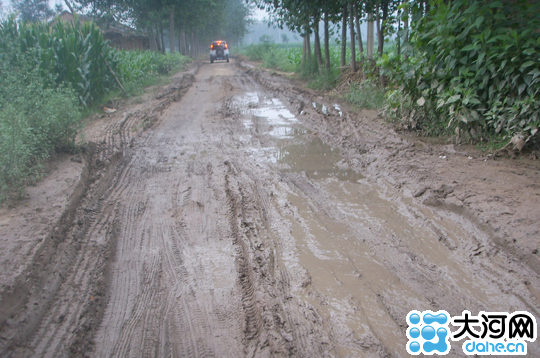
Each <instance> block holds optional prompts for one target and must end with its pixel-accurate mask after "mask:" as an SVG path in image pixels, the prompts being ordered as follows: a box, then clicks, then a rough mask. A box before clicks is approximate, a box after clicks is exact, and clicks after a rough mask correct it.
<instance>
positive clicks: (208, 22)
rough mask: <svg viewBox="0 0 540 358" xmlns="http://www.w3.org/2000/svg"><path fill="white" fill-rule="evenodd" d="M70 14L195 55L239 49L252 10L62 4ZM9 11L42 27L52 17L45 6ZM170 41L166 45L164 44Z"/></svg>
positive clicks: (223, 5) (218, 1)
mask: <svg viewBox="0 0 540 358" xmlns="http://www.w3.org/2000/svg"><path fill="white" fill-rule="evenodd" d="M64 3H65V4H66V6H67V7H68V8H69V9H70V11H71V12H72V13H73V12H77V13H79V14H88V15H90V16H92V17H93V18H94V19H96V21H97V22H98V23H101V24H103V25H105V26H106V25H108V24H110V23H112V22H114V21H119V22H122V23H127V24H130V25H131V26H133V27H134V28H136V29H138V30H141V31H143V32H145V33H147V34H148V35H149V37H150V48H151V49H152V50H155V51H158V50H159V51H162V52H165V48H166V47H167V45H168V47H169V49H170V51H172V52H174V51H180V52H181V53H183V54H185V55H197V54H198V53H199V52H201V51H203V49H204V50H206V47H207V45H208V43H209V42H210V41H212V40H215V39H218V38H219V39H224V40H227V41H228V42H229V43H231V44H234V45H236V44H239V43H240V41H241V40H242V38H243V37H244V36H245V35H246V33H247V31H248V26H249V24H250V14H251V11H252V10H251V9H252V6H251V5H250V4H248V3H247V2H245V1H243V0H187V1H186V0H64ZM13 8H14V9H15V10H16V11H17V12H18V13H19V15H20V17H21V18H22V19H23V20H25V21H31V22H35V21H41V20H46V19H48V18H51V17H52V16H54V15H57V14H59V13H60V12H61V11H62V7H61V6H57V7H56V9H55V10H56V11H53V10H52V9H51V8H50V7H49V5H48V1H47V0H14V1H13ZM166 37H168V44H166Z"/></svg>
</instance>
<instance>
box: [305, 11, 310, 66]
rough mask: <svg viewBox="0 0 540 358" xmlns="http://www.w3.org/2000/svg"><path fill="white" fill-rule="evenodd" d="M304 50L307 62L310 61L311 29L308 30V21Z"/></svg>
mask: <svg viewBox="0 0 540 358" xmlns="http://www.w3.org/2000/svg"><path fill="white" fill-rule="evenodd" d="M306 39H307V41H306V50H307V58H308V60H310V59H311V29H310V28H309V20H308V21H307V22H306Z"/></svg>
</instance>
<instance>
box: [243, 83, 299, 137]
mask: <svg viewBox="0 0 540 358" xmlns="http://www.w3.org/2000/svg"><path fill="white" fill-rule="evenodd" d="M235 102H236V104H237V105H239V106H240V107H241V108H243V113H244V114H246V115H251V116H254V117H258V118H261V119H264V120H265V121H266V125H267V126H268V128H269V130H268V134H269V135H270V136H272V137H275V138H278V139H289V138H294V137H296V136H298V135H302V134H305V133H306V131H305V130H300V129H298V128H294V125H295V124H297V123H298V119H296V117H295V115H294V114H292V113H291V111H289V110H288V109H287V107H285V105H284V104H283V103H282V102H281V101H280V100H279V99H277V98H271V99H267V100H264V101H261V100H260V99H259V96H258V95H257V93H255V92H248V93H246V94H245V95H244V96H241V97H238V98H236V100H235ZM243 124H244V127H245V128H246V129H252V128H253V127H254V119H253V118H248V119H245V120H244V121H243Z"/></svg>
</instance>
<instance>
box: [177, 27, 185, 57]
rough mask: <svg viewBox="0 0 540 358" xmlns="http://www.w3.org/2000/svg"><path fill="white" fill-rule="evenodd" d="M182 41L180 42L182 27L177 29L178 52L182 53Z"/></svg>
mask: <svg viewBox="0 0 540 358" xmlns="http://www.w3.org/2000/svg"><path fill="white" fill-rule="evenodd" d="M182 46H183V43H182V27H180V29H178V52H180V53H181V54H182V55H183V54H184V50H183V49H182Z"/></svg>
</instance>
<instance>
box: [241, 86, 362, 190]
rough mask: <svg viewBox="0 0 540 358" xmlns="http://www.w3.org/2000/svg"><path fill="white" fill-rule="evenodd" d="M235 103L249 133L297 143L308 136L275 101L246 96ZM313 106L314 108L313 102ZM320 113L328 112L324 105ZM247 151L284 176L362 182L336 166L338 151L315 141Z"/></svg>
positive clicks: (344, 169)
mask: <svg viewBox="0 0 540 358" xmlns="http://www.w3.org/2000/svg"><path fill="white" fill-rule="evenodd" d="M236 103H238V104H239V105H240V106H241V108H242V109H243V113H244V114H246V115H248V116H249V117H248V118H245V119H244V120H243V121H242V123H243V125H244V127H245V128H246V129H248V130H253V129H255V130H256V131H257V132H259V133H261V132H262V133H267V134H268V135H270V136H271V137H273V138H276V139H282V140H287V139H295V138H296V139H300V138H302V137H303V136H305V135H306V134H307V133H308V131H307V130H306V129H305V128H299V126H298V124H299V121H298V119H296V117H295V116H294V114H292V113H291V111H289V110H288V109H287V108H286V107H285V105H284V104H283V103H282V102H281V101H280V100H279V99H277V98H271V99H266V100H261V99H260V98H259V96H258V95H257V93H255V92H248V93H246V94H245V95H243V96H241V97H238V98H236ZM313 106H314V107H316V106H317V104H316V103H315V102H313ZM336 107H337V105H336ZM337 109H338V110H339V107H337ZM322 110H323V112H327V111H328V108H327V107H326V106H324V105H323V107H322ZM261 120H262V121H263V122H264V124H261V123H260V121H261ZM248 151H249V153H250V156H251V157H252V158H255V159H256V160H258V161H263V162H270V163H272V164H278V165H281V167H282V171H284V172H305V173H306V174H307V176H308V177H310V178H312V179H326V178H337V179H339V180H343V181H350V182H353V183H356V182H357V181H358V180H360V179H363V178H364V177H363V176H362V175H361V174H358V173H356V172H355V171H354V170H352V169H349V168H342V167H340V166H339V165H338V164H339V162H341V161H342V160H343V158H342V156H341V154H340V152H339V150H337V149H334V148H332V147H330V146H329V145H327V144H324V143H323V142H322V140H321V139H320V138H318V137H316V138H314V139H312V140H311V141H309V142H307V143H302V144H291V145H285V146H282V147H279V148H276V147H263V148H249V149H248Z"/></svg>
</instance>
